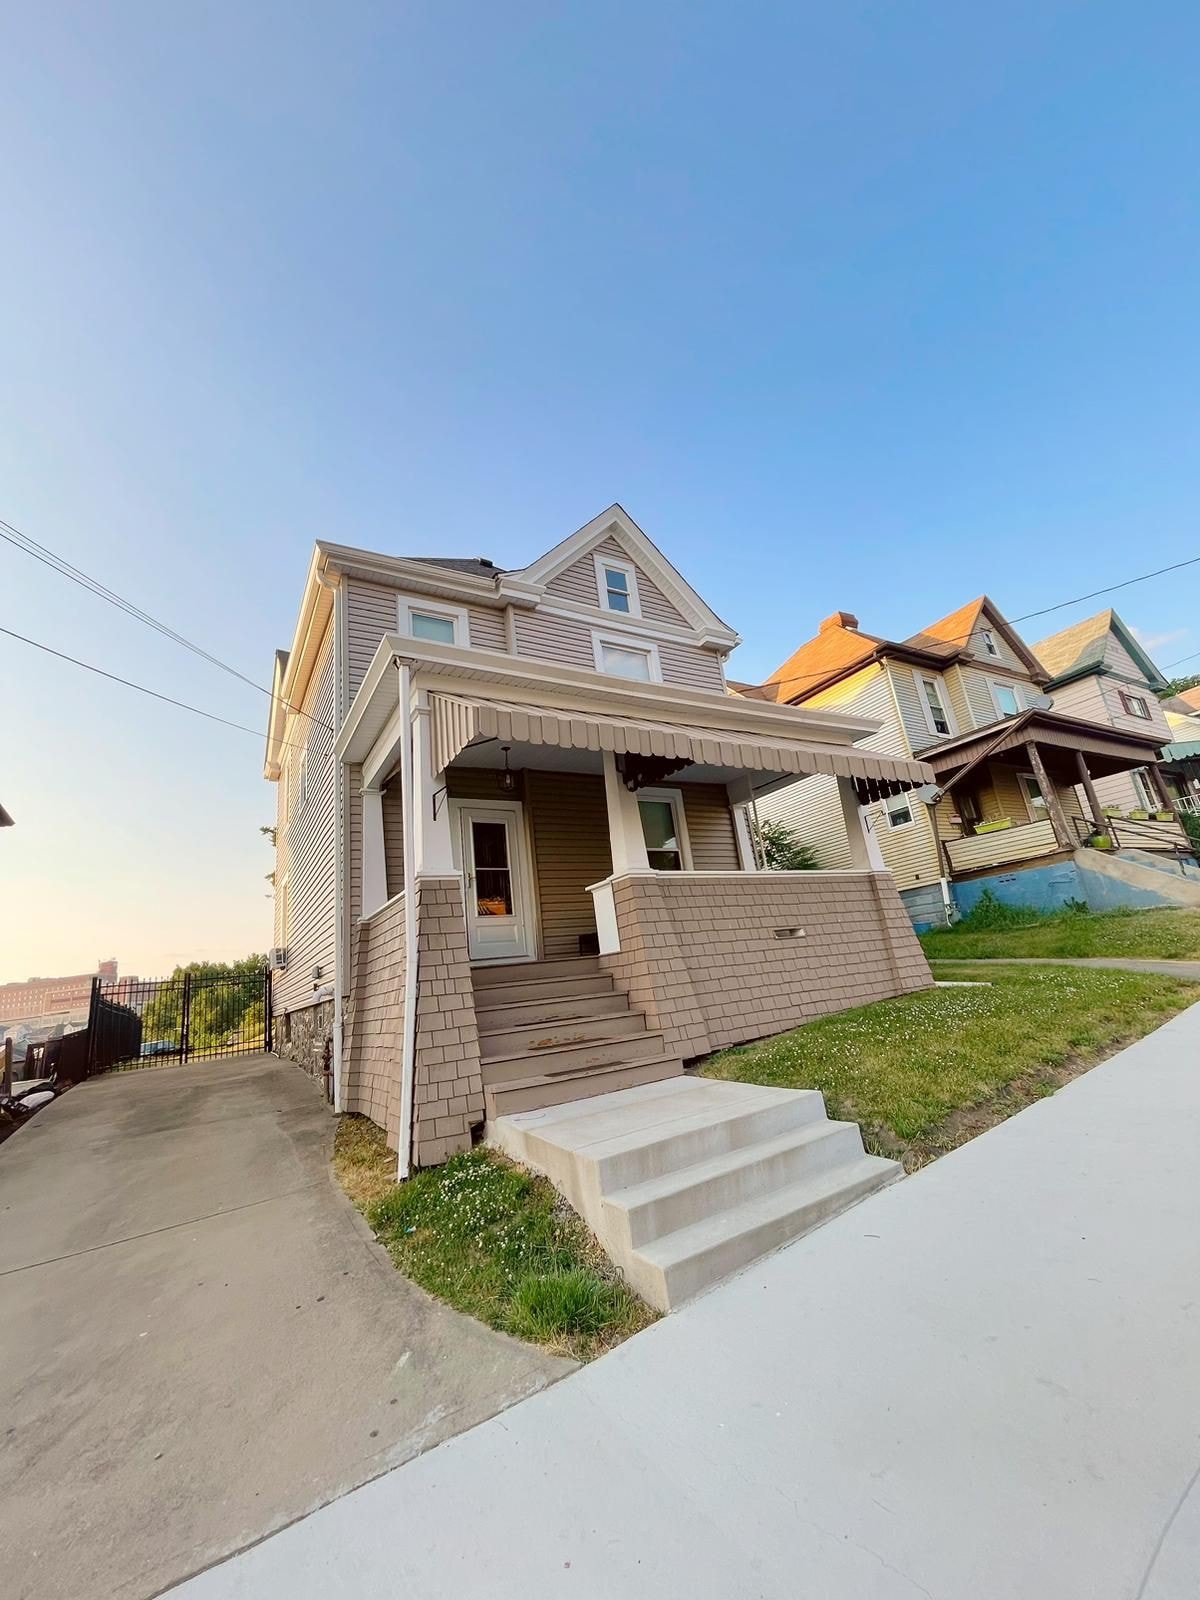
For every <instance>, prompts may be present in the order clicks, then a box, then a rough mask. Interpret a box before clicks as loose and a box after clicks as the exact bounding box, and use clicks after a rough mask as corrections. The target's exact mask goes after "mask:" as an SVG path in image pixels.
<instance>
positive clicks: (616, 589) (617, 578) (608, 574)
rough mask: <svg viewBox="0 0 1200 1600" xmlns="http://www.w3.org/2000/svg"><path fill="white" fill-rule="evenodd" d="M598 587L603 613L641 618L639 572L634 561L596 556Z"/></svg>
mask: <svg viewBox="0 0 1200 1600" xmlns="http://www.w3.org/2000/svg"><path fill="white" fill-rule="evenodd" d="M596 587H597V590H598V591H599V595H600V609H601V610H602V611H616V612H619V613H620V614H621V615H622V616H626V617H640V616H641V614H642V608H641V606H640V604H639V603H638V589H637V570H636V568H635V567H634V565H633V563H632V561H620V560H618V559H616V558H614V557H612V556H601V555H597V556H596Z"/></svg>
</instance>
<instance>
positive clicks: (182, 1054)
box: [179, 972, 192, 1066]
mask: <svg viewBox="0 0 1200 1600" xmlns="http://www.w3.org/2000/svg"><path fill="white" fill-rule="evenodd" d="M191 1025H192V975H191V973H190V972H185V973H184V975H183V1006H182V1009H181V1011H180V1016H179V1063H180V1065H181V1066H182V1065H183V1063H184V1062H185V1061H186V1060H187V1058H188V1044H189V1039H188V1032H189V1029H190V1028H191Z"/></svg>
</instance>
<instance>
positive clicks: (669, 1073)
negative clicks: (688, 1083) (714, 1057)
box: [483, 1056, 683, 1122]
mask: <svg viewBox="0 0 1200 1600" xmlns="http://www.w3.org/2000/svg"><path fill="white" fill-rule="evenodd" d="M682 1075H683V1062H682V1061H680V1060H679V1059H678V1058H672V1057H669V1056H660V1057H658V1058H656V1059H654V1060H651V1061H639V1062H635V1063H633V1064H632V1065H622V1064H620V1063H617V1064H615V1065H612V1066H607V1067H592V1068H588V1069H586V1070H584V1071H581V1072H556V1073H553V1074H551V1075H549V1076H547V1077H537V1078H520V1079H516V1080H510V1081H507V1082H500V1083H492V1084H489V1083H486V1082H485V1083H484V1086H483V1099H484V1105H485V1107H486V1110H487V1118H488V1121H489V1122H492V1121H494V1120H495V1118H496V1117H502V1116H507V1115H509V1114H511V1113H513V1112H516V1111H540V1110H541V1109H542V1107H543V1106H558V1105H564V1104H566V1103H567V1102H568V1101H573V1100H590V1099H591V1098H592V1097H593V1096H594V1095H600V1094H612V1093H613V1092H614V1091H615V1090H617V1089H634V1088H637V1087H638V1085H640V1084H643V1083H660V1082H662V1081H663V1080H664V1079H667V1078H678V1077H681V1076H682Z"/></svg>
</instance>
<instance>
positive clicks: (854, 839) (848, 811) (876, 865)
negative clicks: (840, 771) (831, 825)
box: [837, 778, 888, 872]
mask: <svg viewBox="0 0 1200 1600" xmlns="http://www.w3.org/2000/svg"><path fill="white" fill-rule="evenodd" d="M837 786H838V799H839V800H840V801H841V803H842V819H843V821H844V822H845V824H846V837H847V838H848V839H849V841H850V865H851V867H852V868H853V869H854V871H855V872H886V871H887V870H888V867H887V862H886V861H885V860H884V859H883V852H882V851H881V850H880V848H879V840H878V839H877V838H876V837H875V835H874V834H873V833H872V832H871V827H870V824H869V823H868V821H867V817H866V813H865V812H864V810H863V808H862V806H860V805H859V803H858V790H857V789H856V788H855V787H854V779H853V778H839V779H838V781H837Z"/></svg>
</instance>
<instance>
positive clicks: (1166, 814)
mask: <svg viewBox="0 0 1200 1600" xmlns="http://www.w3.org/2000/svg"><path fill="white" fill-rule="evenodd" d="M1154 820H1155V822H1174V821H1175V813H1174V812H1173V811H1156V812H1155V813H1154Z"/></svg>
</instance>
